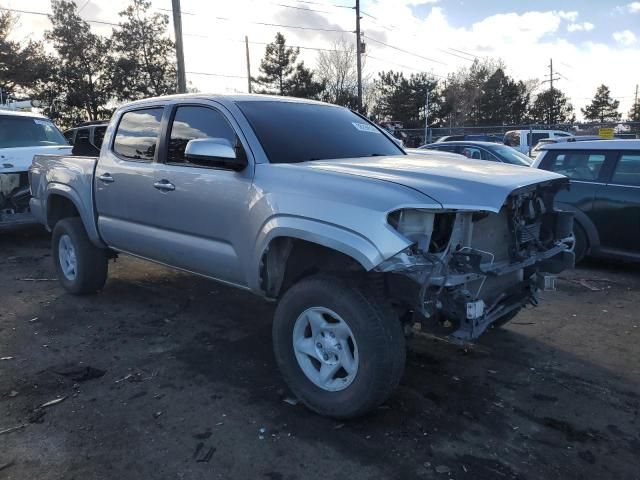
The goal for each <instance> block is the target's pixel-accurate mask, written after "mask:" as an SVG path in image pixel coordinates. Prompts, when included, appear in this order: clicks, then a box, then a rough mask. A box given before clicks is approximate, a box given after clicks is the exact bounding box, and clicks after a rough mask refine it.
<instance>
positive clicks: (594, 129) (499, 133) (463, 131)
mask: <svg viewBox="0 0 640 480" xmlns="http://www.w3.org/2000/svg"><path fill="white" fill-rule="evenodd" d="M601 128H613V129H614V131H615V136H616V137H617V138H640V122H613V123H612V122H605V123H562V124H555V125H545V124H523V125H485V126H479V127H478V126H472V127H454V126H449V127H430V128H428V129H427V131H426V135H425V129H424V128H403V129H398V130H396V132H401V133H400V135H399V137H401V138H402V140H403V141H404V144H405V146H407V147H418V146H420V145H424V144H426V143H432V142H435V141H436V140H437V139H438V138H440V137H443V136H447V135H489V136H494V137H498V138H500V139H502V138H503V137H504V134H505V133H507V132H509V131H511V130H528V131H529V132H532V131H533V130H562V131H565V132H568V133H571V134H572V135H576V136H580V135H598V132H599V130H600V129H601ZM396 136H398V135H397V134H396Z"/></svg>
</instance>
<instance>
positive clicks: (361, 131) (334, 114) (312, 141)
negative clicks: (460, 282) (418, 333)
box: [237, 101, 404, 163]
mask: <svg viewBox="0 0 640 480" xmlns="http://www.w3.org/2000/svg"><path fill="white" fill-rule="evenodd" d="M237 105H238V107H239V108H240V110H241V111H242V113H243V114H244V116H245V117H246V118H247V120H248V121H249V123H250V124H251V127H252V128H253V130H254V132H255V134H256V136H257V137H258V140H259V141H260V143H261V145H262V148H263V149H264V151H265V153H266V154H267V157H268V158H269V161H270V162H271V163H298V162H306V161H310V160H329V159H338V158H358V157H372V156H383V155H404V151H403V150H402V149H401V148H400V147H399V146H398V145H397V144H396V143H395V142H393V140H391V139H389V138H388V137H387V136H386V135H385V134H383V133H382V132H381V131H380V130H379V129H378V128H377V127H376V126H375V125H373V124H372V123H370V122H368V121H367V120H365V119H363V118H361V117H359V116H358V115H356V114H355V113H353V112H351V111H349V110H347V109H346V108H339V107H333V106H330V105H321V104H312V103H298V102H281V101H240V102H237Z"/></svg>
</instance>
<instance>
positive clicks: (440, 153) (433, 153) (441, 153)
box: [404, 148, 465, 160]
mask: <svg viewBox="0 0 640 480" xmlns="http://www.w3.org/2000/svg"><path fill="white" fill-rule="evenodd" d="M404 151H405V152H407V154H409V155H422V156H427V157H431V158H440V159H442V158H451V159H454V160H464V158H465V157H463V156H462V155H459V154H457V153H450V152H447V151H445V150H425V149H423V148H405V149H404Z"/></svg>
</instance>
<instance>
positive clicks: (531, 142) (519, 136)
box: [504, 130, 572, 155]
mask: <svg viewBox="0 0 640 480" xmlns="http://www.w3.org/2000/svg"><path fill="white" fill-rule="evenodd" d="M571 136H572V135H571V133H569V132H563V131H562V130H511V131H509V132H507V133H505V134H504V143H505V145H509V146H510V147H513V148H515V149H516V150H519V151H520V152H522V153H524V154H527V155H528V154H529V150H530V149H532V148H533V147H534V146H535V145H537V143H538V142H539V141H540V140H542V139H543V138H557V137H571Z"/></svg>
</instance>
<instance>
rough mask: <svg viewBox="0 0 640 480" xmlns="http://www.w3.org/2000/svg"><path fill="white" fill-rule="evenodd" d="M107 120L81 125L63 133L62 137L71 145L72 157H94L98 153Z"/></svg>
mask: <svg viewBox="0 0 640 480" xmlns="http://www.w3.org/2000/svg"><path fill="white" fill-rule="evenodd" d="M108 124H109V121H108V120H101V121H95V122H85V123H81V124H80V125H78V126H77V127H73V128H70V129H69V130H65V131H64V136H65V138H66V139H67V140H68V142H69V144H70V145H73V147H74V151H73V154H74V155H89V156H96V155H98V154H99V153H100V148H101V147H102V140H103V139H104V134H105V132H106V131H107V125H108Z"/></svg>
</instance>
